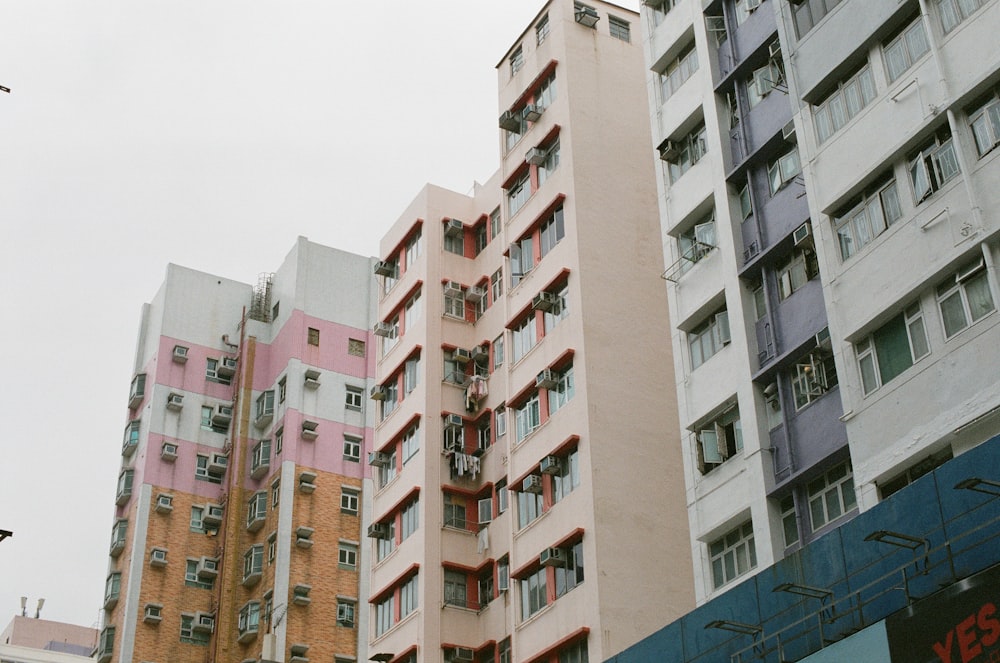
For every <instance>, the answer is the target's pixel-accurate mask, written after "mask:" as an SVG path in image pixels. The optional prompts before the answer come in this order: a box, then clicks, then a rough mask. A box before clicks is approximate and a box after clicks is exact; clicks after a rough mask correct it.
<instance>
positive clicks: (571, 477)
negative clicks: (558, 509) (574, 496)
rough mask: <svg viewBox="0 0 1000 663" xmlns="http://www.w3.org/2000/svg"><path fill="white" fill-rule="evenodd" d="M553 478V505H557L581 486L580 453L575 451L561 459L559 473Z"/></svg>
mask: <svg viewBox="0 0 1000 663" xmlns="http://www.w3.org/2000/svg"><path fill="white" fill-rule="evenodd" d="M551 476H552V503H553V504H557V503H558V502H560V501H561V500H562V499H563V498H565V497H566V496H567V495H569V494H570V493H571V492H573V489H574V488H576V487H578V486H579V485H580V451H579V450H577V449H574V450H573V451H571V452H569V453H568V454H567V455H566V456H565V457H563V458H560V459H559V469H558V471H557V472H556V473H555V474H553V475H551Z"/></svg>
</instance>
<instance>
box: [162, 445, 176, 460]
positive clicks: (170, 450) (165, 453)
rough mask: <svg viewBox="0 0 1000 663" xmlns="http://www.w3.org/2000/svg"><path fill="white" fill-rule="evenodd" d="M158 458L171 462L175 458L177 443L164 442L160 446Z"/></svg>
mask: <svg viewBox="0 0 1000 663" xmlns="http://www.w3.org/2000/svg"><path fill="white" fill-rule="evenodd" d="M160 458H162V459H163V460H165V461H167V462H168V463H172V462H174V461H175V460H177V445H176V444H171V443H170V442H164V443H163V446H162V447H160Z"/></svg>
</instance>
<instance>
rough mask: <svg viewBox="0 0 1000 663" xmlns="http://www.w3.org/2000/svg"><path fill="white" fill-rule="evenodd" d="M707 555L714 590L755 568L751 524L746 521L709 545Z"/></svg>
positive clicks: (755, 554)
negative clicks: (710, 566) (710, 565)
mask: <svg viewBox="0 0 1000 663" xmlns="http://www.w3.org/2000/svg"><path fill="white" fill-rule="evenodd" d="M708 554H709V557H710V559H711V564H712V587H713V588H715V589H718V588H719V587H722V586H723V585H725V584H726V583H727V582H730V581H731V580H733V579H735V578H738V577H739V576H741V575H743V574H745V573H747V572H748V571H750V569H752V568H754V567H755V566H757V550H756V549H755V548H754V541H753V522H752V521H749V520H748V521H747V522H745V523H743V524H742V525H740V526H738V527H736V528H735V529H733V530H731V531H729V532H726V534H724V535H723V536H721V537H719V538H718V539H716V540H715V541H712V542H711V543H709V544H708Z"/></svg>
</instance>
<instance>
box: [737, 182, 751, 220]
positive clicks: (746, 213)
mask: <svg viewBox="0 0 1000 663" xmlns="http://www.w3.org/2000/svg"><path fill="white" fill-rule="evenodd" d="M739 197H740V218H741V219H747V218H749V217H750V215H751V214H753V198H752V197H751V195H750V181H749V180H747V183H746V185H745V186H744V187H743V188H742V189H740V193H739Z"/></svg>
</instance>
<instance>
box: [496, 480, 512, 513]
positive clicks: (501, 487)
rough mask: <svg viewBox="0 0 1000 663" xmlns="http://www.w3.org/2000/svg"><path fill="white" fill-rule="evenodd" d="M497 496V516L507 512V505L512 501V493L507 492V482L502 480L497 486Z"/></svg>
mask: <svg viewBox="0 0 1000 663" xmlns="http://www.w3.org/2000/svg"><path fill="white" fill-rule="evenodd" d="M496 494H497V515H499V514H501V513H504V512H505V511H506V510H507V503H508V501H509V499H510V491H508V490H507V480H506V479H500V481H497V485H496Z"/></svg>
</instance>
